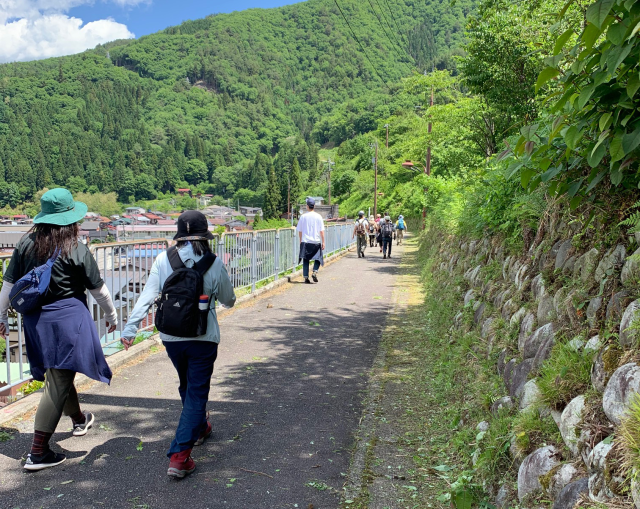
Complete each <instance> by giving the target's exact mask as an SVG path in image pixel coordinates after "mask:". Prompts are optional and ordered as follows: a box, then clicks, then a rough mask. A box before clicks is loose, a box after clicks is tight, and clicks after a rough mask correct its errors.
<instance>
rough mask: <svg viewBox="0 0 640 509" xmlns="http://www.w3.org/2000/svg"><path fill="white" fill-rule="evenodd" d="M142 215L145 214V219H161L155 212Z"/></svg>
mask: <svg viewBox="0 0 640 509" xmlns="http://www.w3.org/2000/svg"><path fill="white" fill-rule="evenodd" d="M142 215H143V216H145V217H146V218H147V219H162V218H161V217H160V216H156V215H155V214H151V213H147V214H142Z"/></svg>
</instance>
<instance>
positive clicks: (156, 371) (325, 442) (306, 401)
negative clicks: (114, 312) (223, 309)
mask: <svg viewBox="0 0 640 509" xmlns="http://www.w3.org/2000/svg"><path fill="white" fill-rule="evenodd" d="M394 249H395V253H394V254H397V255H398V256H400V254H401V253H400V251H399V250H398V249H397V248H396V247H395V246H394ZM367 255H368V256H367V258H365V259H358V258H357V256H356V254H355V253H350V254H349V255H348V256H346V257H345V258H343V259H341V260H339V261H337V262H336V263H334V264H332V265H330V266H327V267H326V268H324V269H322V270H321V272H320V282H319V284H317V285H313V286H310V285H304V284H301V283H292V284H290V285H285V286H284V287H282V288H280V289H278V290H276V292H275V293H273V294H271V295H269V296H267V297H265V298H262V299H259V300H257V301H256V302H255V303H254V304H253V305H251V306H247V307H244V308H239V309H237V310H235V311H234V312H233V313H232V314H230V315H228V316H227V317H225V318H224V319H223V320H222V321H221V330H222V342H221V345H220V351H219V355H218V360H217V362H216V365H215V369H214V378H213V380H212V388H211V395H210V401H209V409H210V412H211V417H212V422H213V428H214V433H213V436H212V438H211V439H210V440H209V441H208V442H206V443H205V445H204V446H202V447H197V448H195V449H194V453H193V457H194V459H195V460H196V463H197V469H196V471H195V473H194V474H192V475H191V476H190V477H188V478H186V479H184V480H181V481H178V480H174V479H170V478H168V477H167V475H166V470H167V466H168V460H167V458H166V455H165V454H166V449H167V448H168V445H169V443H170V441H171V439H172V437H173V432H174V430H175V426H176V423H177V419H178V416H179V414H180V410H181V405H180V399H179V396H178V391H177V386H178V379H177V375H176V374H175V372H174V369H173V367H172V365H171V363H170V361H169V359H168V358H167V356H166V354H165V352H164V351H163V349H160V350H159V351H158V352H157V353H155V354H153V355H151V356H149V357H148V358H146V359H145V360H144V361H143V362H140V363H138V364H135V365H133V366H130V367H127V368H124V369H123V370H121V371H119V372H118V373H117V374H116V376H115V377H114V379H113V381H112V384H111V386H110V387H109V386H107V385H104V384H94V385H93V386H92V387H90V388H89V389H88V390H86V391H84V392H83V393H82V394H81V399H82V401H83V408H84V409H86V410H90V411H92V412H94V413H95V415H96V423H95V425H94V428H93V429H92V430H91V431H90V433H89V434H88V435H86V436H85V437H79V438H76V437H72V436H71V433H70V420H69V419H67V418H63V419H62V421H61V423H60V426H59V427H58V430H57V433H56V434H55V435H54V438H53V442H55V445H54V448H58V449H60V450H63V451H65V452H66V453H67V456H68V460H67V462H66V463H65V464H63V465H61V466H60V467H57V468H53V469H49V470H45V471H41V472H37V473H28V472H25V471H24V470H23V469H22V459H23V458H25V457H26V455H27V453H28V451H29V446H30V443H31V432H32V430H33V421H32V420H29V419H26V420H25V421H23V422H21V423H19V424H18V425H17V426H16V427H15V428H14V429H11V430H9V431H10V432H11V434H12V439H11V440H8V441H4V442H0V508H1V509H15V508H21V509H31V508H40V507H43V508H52V507H61V508H65V509H70V508H83V509H84V508H149V509H164V508H187V507H191V508H195V509H200V508H203V509H204V508H209V509H214V508H216V509H217V508H228V509H236V508H237V509H241V508H242V509H245V508H296V507H297V508H300V509H309V508H310V507H313V508H314V509H325V508H335V507H337V506H338V503H339V500H340V493H341V490H342V486H343V483H344V475H345V474H346V472H347V471H348V468H349V460H350V455H351V452H352V447H353V444H354V432H355V431H356V429H357V426H358V421H359V418H360V415H361V411H362V399H363V397H364V391H365V390H366V387H367V378H368V370H369V369H370V368H371V365H372V363H373V359H374V357H375V354H376V348H377V345H378V342H379V339H380V333H381V330H382V328H383V326H384V324H385V320H386V316H387V309H388V306H389V304H390V300H391V295H392V289H393V284H394V280H395V275H396V273H397V262H398V261H397V259H395V258H394V259H391V260H382V256H381V255H380V254H379V253H378V250H377V249H376V248H374V249H371V248H368V249H367Z"/></svg>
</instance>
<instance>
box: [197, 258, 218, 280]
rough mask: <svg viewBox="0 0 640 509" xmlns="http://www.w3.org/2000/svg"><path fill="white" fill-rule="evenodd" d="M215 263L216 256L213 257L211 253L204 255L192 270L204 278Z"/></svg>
mask: <svg viewBox="0 0 640 509" xmlns="http://www.w3.org/2000/svg"><path fill="white" fill-rule="evenodd" d="M215 261H216V255H214V254H213V253H205V255H204V256H203V257H202V258H200V260H199V261H198V262H197V263H196V264H195V265H194V266H193V268H194V269H196V270H197V271H198V273H199V274H200V275H201V276H204V275H205V273H206V272H207V271H208V270H209V269H210V268H211V266H212V265H213V262H215Z"/></svg>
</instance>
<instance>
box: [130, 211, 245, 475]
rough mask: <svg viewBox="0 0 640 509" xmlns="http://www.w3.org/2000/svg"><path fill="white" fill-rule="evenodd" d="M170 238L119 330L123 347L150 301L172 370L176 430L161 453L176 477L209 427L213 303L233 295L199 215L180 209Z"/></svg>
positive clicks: (186, 469) (190, 464)
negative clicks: (176, 380)
mask: <svg viewBox="0 0 640 509" xmlns="http://www.w3.org/2000/svg"><path fill="white" fill-rule="evenodd" d="M173 239H174V240H176V241H177V243H176V245H175V246H174V247H171V248H169V249H168V250H167V251H166V252H163V253H160V254H159V255H158V257H157V258H156V260H155V262H153V266H152V267H151V272H149V278H148V280H147V284H146V285H145V287H144V290H143V291H142V293H141V294H140V297H139V298H138V301H137V302H136V305H135V307H134V308H133V311H132V312H131V315H130V316H129V320H128V321H127V325H126V326H125V328H124V331H123V332H122V344H123V345H124V347H125V349H129V347H130V346H131V345H132V344H133V340H134V338H135V335H136V332H137V330H138V325H139V324H140V322H141V321H142V320H143V319H144V318H146V317H147V316H148V313H149V308H150V307H151V306H152V305H153V303H154V301H155V302H156V303H157V304H158V309H157V312H156V320H155V324H156V327H157V328H158V330H159V331H160V339H161V340H162V344H163V345H164V346H165V348H166V350H167V355H168V356H169V359H171V362H172V363H173V366H174V367H175V369H176V371H177V372H178V378H179V380H180V385H179V386H178V392H179V393H180V399H181V400H182V412H181V414H180V420H179V421H178V428H177V429H176V434H175V437H174V439H173V441H172V442H171V446H170V447H169V451H168V452H167V456H168V457H169V468H168V470H167V475H169V476H171V477H177V478H182V477H185V476H186V475H189V474H190V473H191V472H193V471H194V470H195V468H196V464H195V462H194V461H193V459H192V458H191V450H192V448H193V446H195V445H202V444H203V443H204V441H205V439H207V438H208V437H209V436H210V435H211V432H212V430H213V427H212V425H211V422H210V421H209V416H208V415H207V411H206V410H207V401H208V400H209V388H210V386H211V375H212V374H213V364H214V362H215V360H216V358H217V356H218V343H219V342H220V327H219V326H218V318H217V315H216V307H215V301H216V299H217V300H218V301H220V303H222V304H224V305H225V306H227V307H232V306H233V305H234V304H235V302H236V296H235V293H234V291H233V285H232V284H231V281H230V280H229V275H228V274H227V270H226V269H225V267H224V265H223V263H222V261H221V260H220V259H219V258H217V257H216V256H215V255H214V254H213V253H212V252H211V247H210V245H209V241H210V240H212V239H213V235H212V233H211V232H210V231H209V224H208V222H207V218H206V217H205V216H204V214H202V213H201V212H198V211H196V210H188V211H186V212H184V213H182V214H181V215H180V217H179V218H178V232H177V233H176V235H175V237H173ZM159 294H160V296H159V297H158V295H159ZM156 298H157V300H156Z"/></svg>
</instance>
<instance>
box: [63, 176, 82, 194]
mask: <svg viewBox="0 0 640 509" xmlns="http://www.w3.org/2000/svg"><path fill="white" fill-rule="evenodd" d="M67 189H69V191H71V192H72V193H73V194H76V193H82V192H84V191H85V190H86V189H87V181H86V180H85V179H84V178H82V177H69V179H68V180H67Z"/></svg>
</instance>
